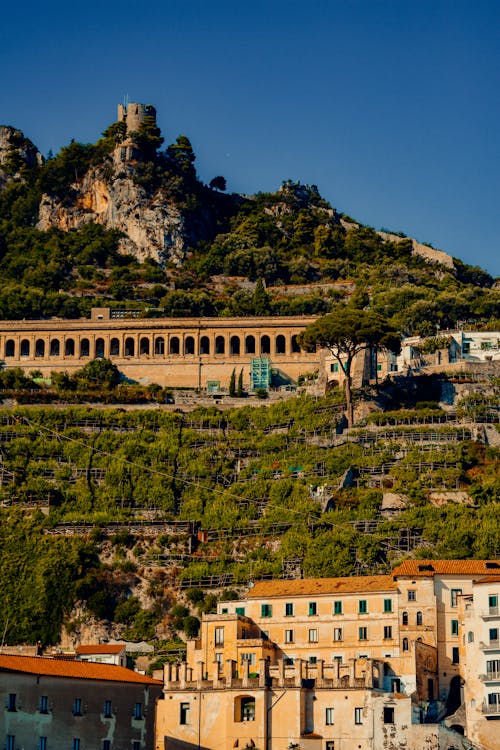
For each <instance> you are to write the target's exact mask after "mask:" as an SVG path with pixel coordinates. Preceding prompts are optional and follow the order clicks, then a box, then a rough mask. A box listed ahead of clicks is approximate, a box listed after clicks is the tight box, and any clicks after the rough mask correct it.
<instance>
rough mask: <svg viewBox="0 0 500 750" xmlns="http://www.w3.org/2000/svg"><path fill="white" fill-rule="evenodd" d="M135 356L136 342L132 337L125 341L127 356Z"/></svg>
mask: <svg viewBox="0 0 500 750" xmlns="http://www.w3.org/2000/svg"><path fill="white" fill-rule="evenodd" d="M134 355H135V341H134V339H133V338H131V337H130V336H129V337H128V338H126V339H125V356H126V357H133V356H134Z"/></svg>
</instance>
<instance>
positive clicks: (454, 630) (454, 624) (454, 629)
mask: <svg viewBox="0 0 500 750" xmlns="http://www.w3.org/2000/svg"><path fill="white" fill-rule="evenodd" d="M451 634H452V635H458V620H452V621H451Z"/></svg>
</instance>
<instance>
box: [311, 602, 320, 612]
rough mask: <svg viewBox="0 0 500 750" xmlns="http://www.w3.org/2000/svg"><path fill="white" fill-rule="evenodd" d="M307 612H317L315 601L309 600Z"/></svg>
mask: <svg viewBox="0 0 500 750" xmlns="http://www.w3.org/2000/svg"><path fill="white" fill-rule="evenodd" d="M309 614H310V615H317V614H318V607H317V605H316V602H309Z"/></svg>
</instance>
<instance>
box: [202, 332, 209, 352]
mask: <svg viewBox="0 0 500 750" xmlns="http://www.w3.org/2000/svg"><path fill="white" fill-rule="evenodd" d="M200 354H210V339H209V338H208V336H202V337H201V339H200Z"/></svg>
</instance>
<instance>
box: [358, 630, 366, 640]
mask: <svg viewBox="0 0 500 750" xmlns="http://www.w3.org/2000/svg"><path fill="white" fill-rule="evenodd" d="M367 632H368V628H359V640H360V641H366V640H367V638H368V635H367Z"/></svg>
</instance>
